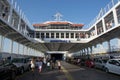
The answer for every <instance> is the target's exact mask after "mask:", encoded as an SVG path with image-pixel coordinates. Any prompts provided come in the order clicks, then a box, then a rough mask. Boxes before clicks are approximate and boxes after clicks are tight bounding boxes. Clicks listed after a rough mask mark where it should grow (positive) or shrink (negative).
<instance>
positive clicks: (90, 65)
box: [85, 59, 94, 68]
mask: <svg viewBox="0 0 120 80" xmlns="http://www.w3.org/2000/svg"><path fill="white" fill-rule="evenodd" d="M85 65H86V66H87V67H89V68H92V67H94V61H93V60H91V59H87V60H86V61H85Z"/></svg>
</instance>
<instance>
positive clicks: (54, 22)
mask: <svg viewBox="0 0 120 80" xmlns="http://www.w3.org/2000/svg"><path fill="white" fill-rule="evenodd" d="M48 25H70V26H72V27H83V26H84V25H83V24H74V23H71V22H67V21H47V22H44V23H38V24H33V26H34V27H47V26H48Z"/></svg>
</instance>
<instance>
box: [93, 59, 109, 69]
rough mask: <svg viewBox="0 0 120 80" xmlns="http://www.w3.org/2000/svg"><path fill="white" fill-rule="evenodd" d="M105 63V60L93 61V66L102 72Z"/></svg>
mask: <svg viewBox="0 0 120 80" xmlns="http://www.w3.org/2000/svg"><path fill="white" fill-rule="evenodd" d="M106 62H107V59H96V60H95V61H94V64H95V66H94V67H95V68H99V69H102V70H104V69H105V64H106Z"/></svg>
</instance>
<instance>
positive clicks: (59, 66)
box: [57, 60, 61, 70]
mask: <svg viewBox="0 0 120 80" xmlns="http://www.w3.org/2000/svg"><path fill="white" fill-rule="evenodd" d="M57 64H58V69H59V70H61V61H60V60H58V61H57Z"/></svg>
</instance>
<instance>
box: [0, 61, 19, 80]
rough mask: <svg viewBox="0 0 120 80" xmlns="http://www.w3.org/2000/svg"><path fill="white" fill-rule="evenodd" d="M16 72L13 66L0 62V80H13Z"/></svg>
mask: <svg viewBox="0 0 120 80" xmlns="http://www.w3.org/2000/svg"><path fill="white" fill-rule="evenodd" d="M16 71H17V69H16V67H15V65H14V64H12V63H10V62H4V61H0V80H15V77H16Z"/></svg>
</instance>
